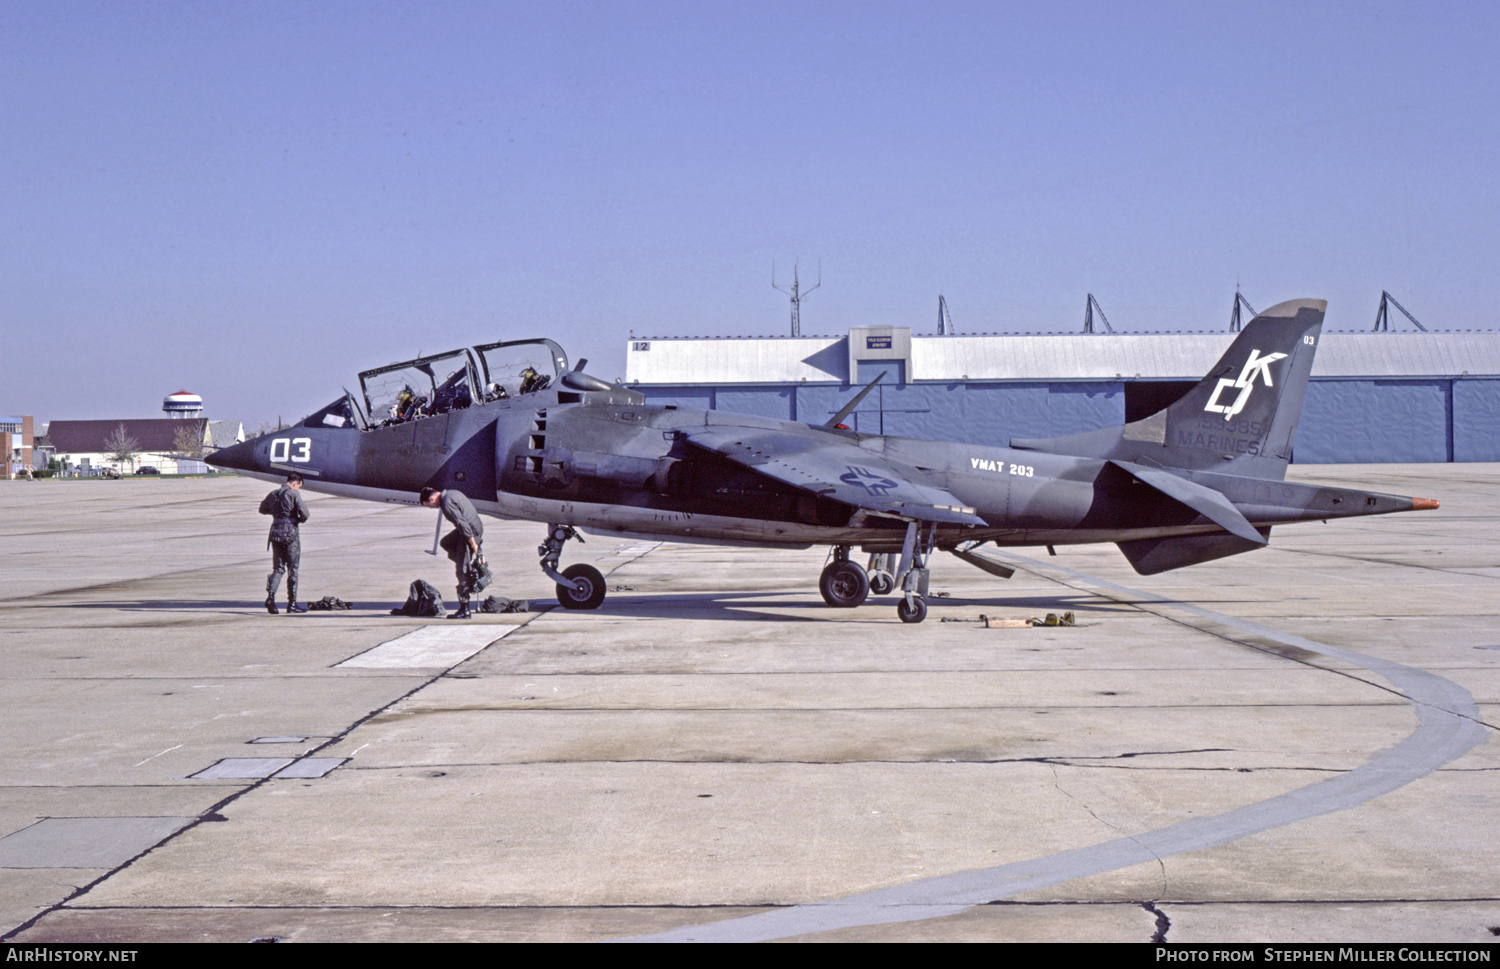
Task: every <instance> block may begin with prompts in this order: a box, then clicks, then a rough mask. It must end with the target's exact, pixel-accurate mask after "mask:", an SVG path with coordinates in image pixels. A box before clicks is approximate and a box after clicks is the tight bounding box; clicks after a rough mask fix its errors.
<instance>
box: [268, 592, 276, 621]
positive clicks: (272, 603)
mask: <svg viewBox="0 0 1500 969" xmlns="http://www.w3.org/2000/svg"><path fill="white" fill-rule="evenodd" d="M266 612H269V613H270V614H271V615H273V616H274V615H277V612H276V599H275V598H274V597H272V596H266Z"/></svg>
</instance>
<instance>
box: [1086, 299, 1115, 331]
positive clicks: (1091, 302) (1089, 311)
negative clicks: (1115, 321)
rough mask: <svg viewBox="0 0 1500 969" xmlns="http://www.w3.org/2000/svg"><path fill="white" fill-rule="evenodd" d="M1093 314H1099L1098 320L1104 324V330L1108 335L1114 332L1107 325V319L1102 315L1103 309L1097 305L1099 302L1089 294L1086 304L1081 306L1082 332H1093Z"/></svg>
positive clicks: (1112, 328) (1113, 329)
mask: <svg viewBox="0 0 1500 969" xmlns="http://www.w3.org/2000/svg"><path fill="white" fill-rule="evenodd" d="M1095 313H1098V314H1099V319H1100V320H1101V321H1102V322H1103V323H1104V329H1105V330H1107V331H1109V332H1110V333H1113V332H1115V328H1114V327H1112V326H1110V325H1109V317H1107V316H1105V315H1104V307H1102V306H1100V305H1099V301H1098V300H1097V299H1094V294H1093V293H1089V298H1088V302H1086V303H1084V304H1083V332H1085V333H1093V332H1094V314H1095Z"/></svg>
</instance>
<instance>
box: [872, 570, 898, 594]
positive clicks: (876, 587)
mask: <svg viewBox="0 0 1500 969" xmlns="http://www.w3.org/2000/svg"><path fill="white" fill-rule="evenodd" d="M894 588H896V579H895V577H894V576H892V575H891V574H890V573H889V572H874V573H871V575H870V591H871V592H873V593H874V594H875V595H877V596H884V595H890V592H891V590H892V589H894Z"/></svg>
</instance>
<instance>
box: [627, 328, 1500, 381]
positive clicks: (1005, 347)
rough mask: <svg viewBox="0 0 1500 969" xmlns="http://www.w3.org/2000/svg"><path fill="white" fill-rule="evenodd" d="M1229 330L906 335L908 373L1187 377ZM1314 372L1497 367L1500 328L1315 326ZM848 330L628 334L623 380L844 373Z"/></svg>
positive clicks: (1402, 373) (1203, 368)
mask: <svg viewBox="0 0 1500 969" xmlns="http://www.w3.org/2000/svg"><path fill="white" fill-rule="evenodd" d="M1235 335H1236V334H1233V333H1229V332H1227V331H1226V332H1223V333H1058V334H1047V335H1031V334H1027V335H1003V334H1001V335H985V336H917V335H913V336H912V337H911V365H910V368H909V371H908V373H907V379H908V380H912V381H922V380H932V381H943V380H966V379H967V380H1115V379H1119V378H1121V377H1125V378H1137V377H1139V378H1145V379H1156V380H1187V379H1196V378H1198V377H1201V376H1203V375H1204V374H1205V373H1207V372H1208V369H1209V368H1210V367H1212V366H1213V365H1214V363H1215V362H1217V361H1218V359H1219V356H1220V355H1221V354H1222V353H1223V352H1224V350H1225V349H1226V348H1227V347H1228V346H1229V344H1230V342H1231V340H1232V339H1233V338H1234V337H1235ZM1321 344H1322V345H1321V346H1320V347H1319V350H1318V355H1317V357H1316V358H1315V361H1314V363H1313V370H1312V375H1313V376H1314V377H1454V376H1460V375H1480V374H1483V375H1486V376H1491V375H1500V332H1464V333H1451V332H1449V333H1445V332H1431V333H1389V332H1386V333H1324V334H1323V335H1322V338H1321ZM849 357H850V354H849V349H848V338H847V337H739V338H677V337H669V338H666V339H660V338H651V339H649V340H642V339H633V340H632V341H631V342H630V344H629V348H628V351H627V355H626V365H625V373H626V378H625V379H626V382H628V383H644V384H674V385H675V384H736V383H751V384H766V383H803V382H806V383H830V382H839V383H844V382H847V381H848V379H849Z"/></svg>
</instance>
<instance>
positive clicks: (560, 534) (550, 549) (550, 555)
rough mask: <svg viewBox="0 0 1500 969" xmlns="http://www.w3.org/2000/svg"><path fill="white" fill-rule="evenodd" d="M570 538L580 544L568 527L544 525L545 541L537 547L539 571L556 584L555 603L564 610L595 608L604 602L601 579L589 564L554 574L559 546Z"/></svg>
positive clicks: (575, 534)
mask: <svg viewBox="0 0 1500 969" xmlns="http://www.w3.org/2000/svg"><path fill="white" fill-rule="evenodd" d="M570 538H576V539H578V541H579V543H580V544H581V543H582V542H583V536H582V535H580V534H578V530H577V529H575V528H574V527H573V526H572V525H548V526H547V541H545V542H544V543H542V544H541V545H539V546H537V550H536V554H538V555H540V556H541V557H542V561H541V566H542V571H543V572H545V573H546V575H547V578H549V579H551V580H552V581H554V582H556V583H557V601H558V604H559V605H561V606H562V607H563V608H564V609H598V608H599V605H600V604H601V603H602V602H604V593H605V585H604V576H603V575H602V574H601V573H600V572H599V570H598V569H596V568H594V567H593V566H592V565H584V564H582V563H579V564H576V565H570V566H568V567H567V568H566V569H563V570H562V571H561V572H559V571H557V566H558V561H557V560H558V557H559V556H561V555H562V550H563V543H564V542H566V541H567V540H568V539H570Z"/></svg>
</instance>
